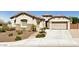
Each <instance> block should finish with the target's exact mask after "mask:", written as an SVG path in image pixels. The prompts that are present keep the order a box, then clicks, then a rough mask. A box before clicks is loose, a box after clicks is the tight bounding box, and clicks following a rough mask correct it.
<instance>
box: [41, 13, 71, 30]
mask: <svg viewBox="0 0 79 59" xmlns="http://www.w3.org/2000/svg"><path fill="white" fill-rule="evenodd" d="M42 16H43V17H44V19H45V24H46V27H47V28H49V29H54V30H57V29H60V30H69V29H70V20H69V19H70V18H69V17H66V16H52V15H47V14H46V15H42Z"/></svg>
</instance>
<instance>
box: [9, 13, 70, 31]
mask: <svg viewBox="0 0 79 59" xmlns="http://www.w3.org/2000/svg"><path fill="white" fill-rule="evenodd" d="M10 19H11V23H12V27H16V28H18V27H19V28H26V29H27V28H28V27H30V26H31V25H32V24H34V25H36V28H37V30H40V29H41V28H44V27H47V28H49V29H54V30H57V29H61V30H69V29H70V20H69V18H68V17H66V16H53V15H48V14H45V15H42V16H41V17H38V16H34V15H31V14H29V13H26V12H21V13H18V14H17V15H15V16H12V17H10ZM39 21H40V23H39V24H38V22H39Z"/></svg>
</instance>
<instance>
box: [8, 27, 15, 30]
mask: <svg viewBox="0 0 79 59" xmlns="http://www.w3.org/2000/svg"><path fill="white" fill-rule="evenodd" d="M13 30H15V28H13V27H12V28H7V31H13Z"/></svg>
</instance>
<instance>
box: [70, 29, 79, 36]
mask: <svg viewBox="0 0 79 59" xmlns="http://www.w3.org/2000/svg"><path fill="white" fill-rule="evenodd" d="M70 33H71V35H72V38H79V30H78V29H72V30H70Z"/></svg>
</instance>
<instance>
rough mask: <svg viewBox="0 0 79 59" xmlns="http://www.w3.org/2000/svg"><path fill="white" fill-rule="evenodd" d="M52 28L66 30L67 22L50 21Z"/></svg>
mask: <svg viewBox="0 0 79 59" xmlns="http://www.w3.org/2000/svg"><path fill="white" fill-rule="evenodd" d="M52 29H54V30H66V29H68V25H67V22H52Z"/></svg>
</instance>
